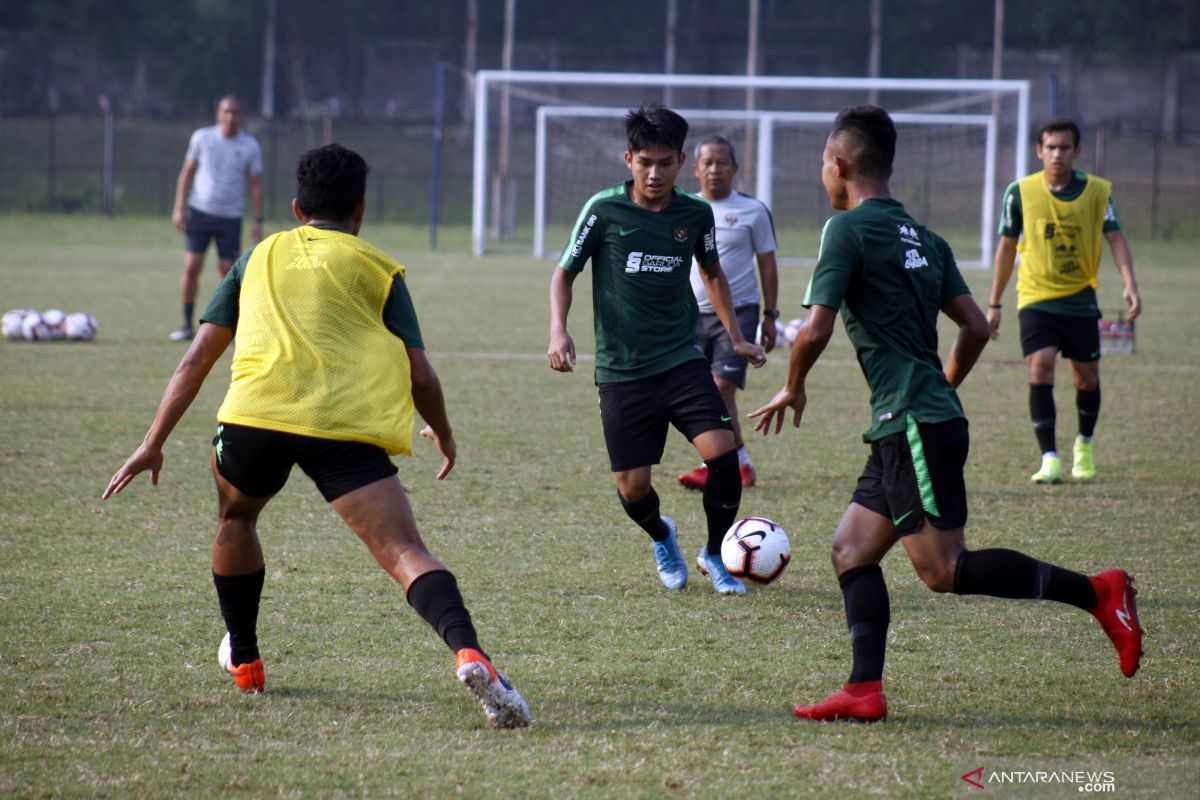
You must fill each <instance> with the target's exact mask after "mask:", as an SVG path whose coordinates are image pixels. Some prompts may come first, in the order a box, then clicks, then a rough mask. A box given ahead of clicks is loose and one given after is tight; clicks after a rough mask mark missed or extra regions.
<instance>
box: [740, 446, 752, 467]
mask: <svg viewBox="0 0 1200 800" xmlns="http://www.w3.org/2000/svg"><path fill="white" fill-rule="evenodd" d="M738 464H740V465H741V466H743V467H748V466H750V454H749V453H747V452H746V445H742V446H741V447H739V448H738Z"/></svg>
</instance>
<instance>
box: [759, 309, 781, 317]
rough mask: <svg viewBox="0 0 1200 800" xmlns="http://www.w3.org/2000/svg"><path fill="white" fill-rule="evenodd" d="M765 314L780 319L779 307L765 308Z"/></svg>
mask: <svg viewBox="0 0 1200 800" xmlns="http://www.w3.org/2000/svg"><path fill="white" fill-rule="evenodd" d="M763 316H764V317H767V318H768V319H779V309H778V308H764V309H763Z"/></svg>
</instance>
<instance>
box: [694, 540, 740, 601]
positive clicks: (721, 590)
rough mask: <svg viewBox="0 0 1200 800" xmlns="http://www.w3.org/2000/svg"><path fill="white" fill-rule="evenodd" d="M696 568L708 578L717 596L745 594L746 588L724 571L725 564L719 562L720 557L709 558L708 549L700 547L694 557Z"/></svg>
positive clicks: (727, 571)
mask: <svg viewBox="0 0 1200 800" xmlns="http://www.w3.org/2000/svg"><path fill="white" fill-rule="evenodd" d="M696 566H697V567H699V568H700V571H701V572H702V573H704V574H705V575H707V576H708V577H709V580H711V581H712V584H713V588H714V589H716V590H717V594H745V593H746V587H745V586H742V582H741V581H739V580H738V579H737V578H735V577H733V576H732V575H730V574H729V570H727V569H725V562H724V561H722V560H721V556H719V555H716V556H710V555H709V554H708V548H707V547H705V546H704V545H701V546H700V554H699V555H697V556H696Z"/></svg>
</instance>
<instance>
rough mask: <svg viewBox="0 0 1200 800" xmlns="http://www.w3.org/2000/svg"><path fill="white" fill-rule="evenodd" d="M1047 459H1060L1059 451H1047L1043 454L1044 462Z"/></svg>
mask: <svg viewBox="0 0 1200 800" xmlns="http://www.w3.org/2000/svg"><path fill="white" fill-rule="evenodd" d="M1047 458H1058V451H1057V450H1047V451H1046V452H1044V453H1042V460H1045V459H1047Z"/></svg>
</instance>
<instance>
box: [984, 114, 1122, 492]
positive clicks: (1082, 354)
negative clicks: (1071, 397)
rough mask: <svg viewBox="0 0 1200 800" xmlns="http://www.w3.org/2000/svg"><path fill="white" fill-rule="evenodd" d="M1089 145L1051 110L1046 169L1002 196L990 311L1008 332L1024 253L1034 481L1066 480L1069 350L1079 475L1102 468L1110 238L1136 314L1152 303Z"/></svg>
mask: <svg viewBox="0 0 1200 800" xmlns="http://www.w3.org/2000/svg"><path fill="white" fill-rule="evenodd" d="M1079 153H1080V147H1079V126H1077V125H1076V124H1075V123H1074V122H1072V121H1071V120H1069V119H1066V118H1064V117H1055V118H1053V119H1051V120H1048V121H1047V122H1046V123H1045V124H1043V125H1042V127H1041V128H1039V129H1038V139H1037V157H1038V159H1039V160H1041V162H1042V167H1043V169H1042V171H1041V172H1037V173H1035V174H1033V175H1029V176H1028V177H1025V178H1022V179H1021V180H1019V181H1016V182H1014V183H1013V184H1012V185H1010V186H1009V187H1008V190H1007V191H1006V192H1005V194H1004V201H1003V203H1002V204H1001V208H1002V211H1001V219H1000V243H999V245H997V247H996V258H995V264H994V274H993V278H992V294H991V299H990V300H989V301H988V313H987V319H988V324H989V325H990V326H991V329H992V332H991V336H992V338H993V339H995V338H997V337H998V336H999V335H1000V320H1001V314H1000V307H1001V302H1000V301H1001V298H1002V297H1003V296H1004V289H1005V287H1007V286H1008V280H1009V278H1010V277H1011V276H1012V271H1013V264H1014V261H1015V257H1016V256H1017V255H1020V256H1021V263H1020V267H1019V268H1018V270H1017V312H1018V316H1017V320H1018V322H1019V324H1020V331H1021V352H1022V354H1023V355H1024V356H1025V363H1026V364H1027V365H1028V367H1029V414H1030V417H1031V418H1032V420H1033V432H1034V435H1035V436H1037V441H1038V446H1039V447H1040V448H1041V451H1042V465H1041V467H1040V468H1039V469H1038V471H1037V472H1035V473H1033V475H1032V476H1031V477H1030V480H1032V481H1033V482H1034V483H1061V482H1062V460H1061V459H1060V458H1059V456H1058V446H1057V444H1056V442H1055V431H1054V428H1055V421H1056V420H1055V418H1056V416H1057V412H1056V410H1055V406H1054V368H1055V358H1056V356H1057V355H1058V353H1060V352H1061V353H1062V354H1063V356H1064V357H1065V358H1066V359H1067V360H1068V362H1069V363H1070V365H1071V377H1072V378H1074V381H1075V407H1076V410H1077V411H1078V416H1079V435H1078V436H1076V437H1075V446H1074V453H1073V455H1074V463H1073V465H1072V467H1071V475H1072V477H1074V478H1075V479H1076V480H1081V481H1086V480H1091V479H1092V478H1094V477H1096V465H1095V459H1094V457H1093V453H1092V434H1093V433H1094V432H1095V430H1096V420H1097V418H1098V417H1099V415H1100V334H1099V331H1098V329H1097V326H1096V320H1098V319H1099V318H1100V307H1099V305H1098V303H1097V300H1096V289H1097V288H1098V287H1099V286H1100V282H1099V278H1098V275H1097V273H1098V271H1099V267H1100V256H1101V248H1102V245H1101V241H1102V239H1107V240H1108V244H1109V247H1110V248H1111V249H1112V254H1113V261H1115V262H1116V265H1117V269H1118V270H1119V271H1120V272H1121V277H1122V278H1123V279H1124V281H1125V291H1124V297H1125V303H1126V305H1127V306H1128V311H1127V312H1126V315H1125V317H1126V319H1128V320H1134V319H1137V317H1138V315H1139V314H1141V313H1142V297H1141V295H1140V294H1138V288H1137V279H1136V278H1135V277H1134V274H1133V254H1132V253H1131V252H1130V250H1129V244H1128V242H1126V241H1125V234H1124V233H1122V232H1121V220H1120V218H1119V217H1118V216H1117V209H1116V206H1115V205H1114V203H1113V200H1112V184H1111V183H1109V182H1108V181H1106V180H1104V179H1103V178H1098V177H1096V176H1095V175H1088V174H1086V173H1084V172H1077V171H1075V170H1074V169H1073V165H1074V162H1075V159H1076V158H1078V157H1079Z"/></svg>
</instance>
